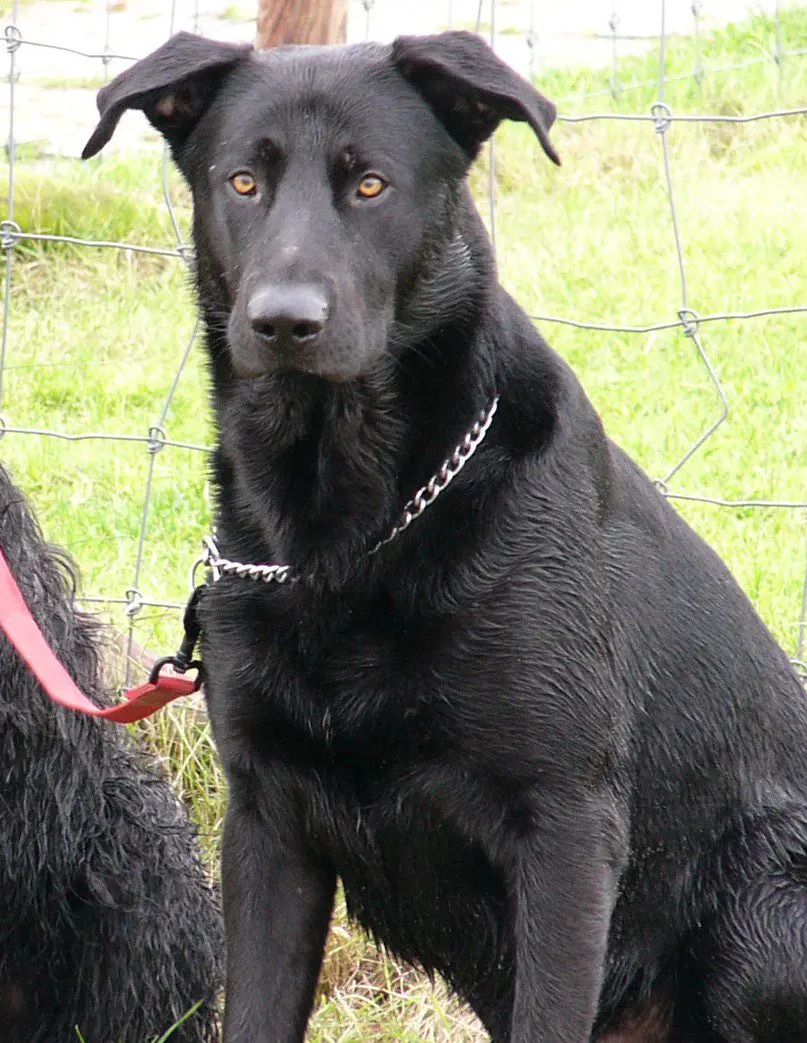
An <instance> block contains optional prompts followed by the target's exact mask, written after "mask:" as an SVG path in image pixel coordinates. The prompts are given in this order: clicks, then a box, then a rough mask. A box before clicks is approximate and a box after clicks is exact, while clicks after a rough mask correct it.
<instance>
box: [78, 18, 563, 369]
mask: <svg viewBox="0 0 807 1043" xmlns="http://www.w3.org/2000/svg"><path fill="white" fill-rule="evenodd" d="M98 107H99V110H100V114H101V119H100V122H99V124H98V126H97V128H96V130H95V132H94V133H93V135H92V137H91V138H90V140H89V141H88V143H87V146H86V147H85V149H84V153H83V156H84V158H87V157H89V156H92V155H95V153H97V152H98V151H100V149H101V148H103V146H104V145H105V144H106V143H107V141H109V139H110V137H111V136H112V134H113V132H114V130H115V127H116V125H117V123H118V120H119V119H120V117H121V115H122V113H123V112H124V111H125V110H126V109H141V110H142V111H144V112H145V114H146V116H147V117H148V119H149V120H150V121H151V123H152V124H153V125H154V126H155V127H156V128H157V130H159V131H160V132H161V133H162V134H163V135H164V137H165V138H166V140H167V141H168V143H169V145H170V147H171V151H172V154H173V156H174V159H175V160H176V162H177V164H178V166H179V168H180V169H181V171H182V172H183V174H184V176H185V178H186V179H187V181H188V183H189V185H190V187H191V190H192V193H193V198H194V236H195V239H196V242H197V248H198V249H197V253H198V256H199V263H200V264H202V265H204V266H207V270H205V271H200V273H199V277H200V280H202V282H203V285H204V286H205V287H206V290H205V293H204V294H203V296H204V298H205V303H206V304H207V306H208V307H210V305H211V301H213V300H215V301H216V302H217V304H216V307H217V314H216V316H215V317H214V318H215V321H216V322H217V323H218V324H220V325H225V326H226V330H227V351H228V355H229V363H230V365H231V367H232V370H233V372H234V374H235V375H236V376H239V377H260V376H263V375H265V374H267V373H272V372H277V371H298V372H303V373H310V374H314V375H316V376H319V377H324V378H326V379H329V380H333V381H345V380H350V379H352V378H354V377H356V376H358V375H360V374H364V373H367V372H368V371H370V370H371V369H372V368H373V366H375V365H376V364H377V363H378V362H379V360H380V359H381V358H382V357H383V356H385V355H386V354H388V353H389V352H390V351H394V350H395V349H394V345H395V344H396V343H397V344H400V343H402V341H403V340H404V339H405V338H404V337H402V335H401V329H402V328H403V329H406V328H407V324H408V325H409V327H410V328H411V327H413V326H415V325H417V324H418V322H417V320H415V319H413V318H412V315H411V314H408V310H409V311H410V312H411V311H412V308H413V301H414V299H415V298H416V297H417V296H418V293H419V292H422V293H425V294H426V295H427V296H429V301H430V306H429V308H428V309H426V310H428V311H429V313H432V314H435V321H436V322H437V323H439V322H440V321H441V317H440V314H439V313H440V311H441V309H443V310H446V311H447V312H450V310H451V307H452V299H451V298H452V296H453V295H454V289H455V288H454V287H452V286H451V284H450V280H448V279H446V277H445V271H448V270H456V269H457V268H460V269H461V267H462V265H463V263H467V259H465V261H464V255H463V244H462V243H461V242H457V231H456V229H455V227H454V220H455V211H456V207H457V200H458V198H459V195H460V193H459V186H460V185H461V184H462V182H463V180H464V178H465V175H466V173H467V170H468V167H469V166H470V164H471V162H472V160H473V159H474V157H475V156H476V155H477V153H478V151H479V149H480V147H481V146H482V144H483V143H484V141H485V140H486V139H487V138H489V137H490V135H491V134H492V133H493V131H494V130H495V129H496V127H497V126H498V124H499V123H500V122H501V121H502V120H503V119H512V120H519V121H523V122H526V123H528V124H529V126H530V127H532V129H533V130H534V131H535V133H536V135H537V136H538V139H539V140H540V142H541V144H542V146H543V148H544V150H545V151H546V152H547V154H548V155H549V156H550V157H551V158H552V159H553V160H554V161H555V162H557V161H558V159H557V155H556V153H555V151H554V149H553V148H552V146H551V144H550V142H549V138H548V132H549V129H550V126H551V124H552V122H553V120H554V117H555V109H554V106H553V105H552V104H551V102H549V101H547V99H546V98H544V97H542V95H541V94H539V93H538V91H537V90H535V88H534V87H532V85H531V84H529V83H527V82H526V81H525V80H523V79H521V78H520V77H519V76H517V75H516V74H515V73H514V72H513V71H512V70H511V69H510V68H509V66H507V65H506V64H504V63H503V62H502V61H500V59H498V58H497V57H496V55H495V54H494V53H493V51H492V50H491V49H490V48H489V47H488V46H487V45H486V44H485V43H484V42H483V41H482V40H481V39H480V38H479V37H477V36H475V35H473V34H471V33H464V32H447V33H442V34H440V35H437V36H424V37H414V36H407V37H400V38H399V39H397V40H396V41H395V42H394V43H393V44H392V45H391V46H382V45H378V44H367V45H355V46H351V47H335V48H315V47H288V48H279V49H277V50H274V51H266V52H260V53H256V52H254V51H253V50H252V48H251V47H248V46H234V45H231V44H225V43H218V42H214V41H211V40H205V39H203V38H201V37H198V36H194V35H190V34H185V33H180V34H179V35H177V36H175V37H173V38H172V39H171V40H170V41H169V42H168V43H166V44H165V45H164V46H162V47H161V48H159V50H157V51H155V52H154V53H153V54H152V55H150V56H149V57H148V58H145V59H144V60H143V61H140V62H138V63H137V64H136V65H134V66H133V67H132V68H131V69H129V70H127V71H126V72H124V73H122V74H121V75H120V76H118V77H117V78H116V79H115V80H113V81H112V83H110V84H109V85H108V86H106V87H104V88H103V90H102V91H101V92H100V93H99V95H98ZM452 251H453V253H452ZM426 283H430V286H428V287H427V288H426V289H425V290H424V289H423V287H424V285H425V284H426ZM419 287H420V289H419ZM435 294H437V296H438V297H440V295H442V297H441V298H440V300H439V301H436V300H435ZM421 304H422V302H421ZM435 304H436V305H437V306H435ZM415 311H417V308H415ZM423 311H424V309H423V307H422V306H421V308H420V312H421V313H422V312H423ZM208 317H209V316H208ZM426 332H427V333H428V331H426Z"/></svg>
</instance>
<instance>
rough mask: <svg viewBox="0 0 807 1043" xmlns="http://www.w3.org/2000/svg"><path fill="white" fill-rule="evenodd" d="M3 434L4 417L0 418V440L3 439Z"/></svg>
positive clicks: (4, 429)
mask: <svg viewBox="0 0 807 1043" xmlns="http://www.w3.org/2000/svg"><path fill="white" fill-rule="evenodd" d="M5 433H6V418H5V417H4V416H0V439H2V438H3V437H4V435H5Z"/></svg>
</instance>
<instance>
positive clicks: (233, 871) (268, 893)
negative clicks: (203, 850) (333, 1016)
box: [221, 784, 335, 1043]
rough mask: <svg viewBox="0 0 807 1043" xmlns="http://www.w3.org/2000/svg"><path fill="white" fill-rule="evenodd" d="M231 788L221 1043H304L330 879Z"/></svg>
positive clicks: (294, 832) (287, 833) (286, 829)
mask: <svg viewBox="0 0 807 1043" xmlns="http://www.w3.org/2000/svg"><path fill="white" fill-rule="evenodd" d="M289 802H290V798H289V797H286V798H285V800H284V799H278V801H277V803H276V806H275V807H273V808H267V809H262V810H260V811H259V809H258V807H257V806H256V805H255V802H254V801H250V800H249V798H248V797H247V796H245V795H241V794H240V793H239V792H238V787H237V786H236V787H233V786H232V784H231V791H230V803H229V807H228V809H227V815H226V817H225V822H224V836H223V840H222V860H221V865H222V894H223V901H224V927H225V934H226V940H227V976H226V988H225V1014H224V1040H225V1043H269V1041H271V1043H301V1041H302V1040H303V1038H304V1036H305V1028H306V1023H307V1021H308V1016H309V1014H310V1011H311V1004H312V1002H313V997H314V989H315V987H316V983H317V976H318V974H319V970H320V966H321V963H322V954H323V949H324V946H325V938H326V935H327V931H328V922H329V919H330V915H331V909H332V905H333V896H334V888H335V877H334V874H333V873H332V872H331V871H330V870H329V869H328V868H327V867H325V866H322V865H319V864H317V862H316V861H315V860H314V859H313V857H312V856H311V854H310V853H308V852H307V851H306V850H305V848H304V845H303V842H302V838H301V835H300V831H299V829H295V827H294V824H293V823H292V822H290V821H289V818H290V817H291V816H290V809H289Z"/></svg>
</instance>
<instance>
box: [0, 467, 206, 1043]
mask: <svg viewBox="0 0 807 1043" xmlns="http://www.w3.org/2000/svg"><path fill="white" fill-rule="evenodd" d="M0 547H2V549H3V553H4V555H5V557H6V559H7V560H8V562H9V564H10V566H11V568H12V571H13V572H14V575H15V578H16V579H17V582H18V583H19V585H20V587H21V589H22V591H23V593H24V595H25V598H26V601H27V602H28V606H29V608H30V609H31V611H32V613H33V614H34V616H35V618H36V620H37V622H38V623H39V625H40V627H41V628H42V629H43V630H44V631H45V633H46V635H47V637H48V638H49V640H50V643H51V647H53V648H54V649H55V650H56V651H57V653H58V655H59V656H60V658H61V660H62V661H63V663H64V664H65V666H66V667H67V669H68V670H69V672H70V673H71V674H72V675H73V677H74V678H75V679H76V681H77V682H78V684H79V686H80V687H81V688H82V690H83V691H84V692H85V693H86V694H87V695H89V696H90V697H91V698H94V699H95V701H96V702H98V703H99V704H103V703H106V702H108V696H107V694H106V692H105V690H104V686H103V682H102V671H101V662H100V659H99V648H100V645H99V634H98V627H97V625H96V624H95V623H94V621H93V620H92V619H91V618H90V617H88V616H85V615H82V614H80V613H77V612H76V609H75V605H74V602H73V592H74V580H73V571H72V566H71V563H70V561H69V560H68V559H67V558H66V556H65V555H64V553H63V552H62V551H60V550H58V549H56V548H54V547H52V546H50V545H48V544H47V543H45V542H44V540H43V539H42V536H41V534H40V531H39V529H38V527H37V525H36V522H35V521H34V519H33V518H32V516H31V514H30V512H29V510H28V508H27V506H26V504H25V501H24V499H23V497H22V495H21V493H20V492H19V490H17V489H16V488H15V487H14V485H13V484H12V482H11V481H10V479H9V477H8V475H7V473H6V472H5V471H4V470H3V469H2V468H0ZM0 671H2V673H1V674H0V677H2V683H0V1039H2V1040H3V1043H70V1041H73V1043H78V1040H79V1039H83V1040H85V1041H86V1043H149V1041H151V1040H154V1039H156V1038H157V1036H159V1035H162V1034H163V1033H165V1032H167V1031H168V1029H170V1027H171V1026H172V1025H173V1024H175V1023H176V1022H178V1021H179V1020H180V1019H181V1018H182V1017H183V1015H185V1014H187V1013H188V1011H190V1010H191V1009H192V1008H193V1007H194V1005H195V1004H197V1003H200V1002H201V1004H202V1006H201V1007H200V1008H199V1010H198V1011H197V1013H195V1014H193V1015H192V1016H191V1017H190V1018H188V1020H187V1021H186V1022H185V1023H184V1024H183V1025H182V1026H181V1027H180V1028H178V1029H176V1030H175V1031H174V1032H173V1034H172V1035H171V1037H170V1039H171V1040H172V1043H173V1041H174V1040H176V1041H177V1043H181V1041H183V1043H192V1041H194V1043H202V1041H208V1040H214V1039H217V1038H218V1031H217V1027H216V1016H215V1007H214V1003H215V996H216V992H217V989H218V985H219V981H220V966H219V965H220V961H221V948H222V939H221V934H222V931H221V922H220V915H219V912H218V908H217V905H216V902H215V899H214V895H213V893H212V891H211V889H210V887H209V886H208V884H207V883H206V881H205V877H204V873H203V870H202V867H201V865H200V862H199V858H198V854H197V851H196V847H195V841H194V837H193V834H192V831H191V827H190V825H189V822H188V819H187V816H186V814H185V812H184V810H183V809H182V807H181V805H180V804H179V801H178V800H177V798H176V797H175V796H174V794H173V792H172V791H171V788H170V786H169V784H168V783H167V782H166V781H164V780H163V779H161V778H159V777H157V776H156V775H155V773H154V772H153V771H152V770H151V769H150V768H149V767H148V766H147V763H146V759H145V756H144V755H143V754H141V753H140V752H139V751H138V750H136V749H135V748H134V747H133V745H132V744H131V743H130V742H128V741H126V733H125V732H124V731H122V730H121V729H119V728H118V727H117V726H116V725H112V724H108V723H104V722H101V721H99V720H96V719H93V718H89V717H83V716H81V715H80V714H77V713H74V712H72V711H70V710H63V709H61V708H60V707H57V706H56V705H55V704H54V703H51V702H49V700H48V699H47V697H46V696H45V694H44V692H43V691H42V689H41V688H40V687H39V685H38V683H37V682H36V681H35V680H34V678H33V675H32V674H31V672H30V670H29V669H28V667H27V666H25V664H24V663H23V662H22V660H21V659H20V657H19V656H18V655H17V653H16V652H15V651H14V649H13V648H12V647H11V645H10V644H9V643H8V641H7V640H6V638H5V636H4V635H2V634H0ZM76 1030H78V1032H77V1031H76ZM79 1032H80V1033H81V1035H80V1036H79V1034H78V1033H79Z"/></svg>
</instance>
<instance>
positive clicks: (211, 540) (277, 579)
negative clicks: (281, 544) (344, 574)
mask: <svg viewBox="0 0 807 1043" xmlns="http://www.w3.org/2000/svg"><path fill="white" fill-rule="evenodd" d="M498 405H499V396H498V395H496V397H495V398H494V399H493V401H492V402H491V403H490V405H489V406H488V408H487V409H486V410H485V411H484V412H483V413H481V414H480V415H479V419H478V420H477V421H476V423H475V424H474V426H473V427H472V428H471V430H470V431H468V432H467V433H466V435H465V437H464V438H463V440H462V441H461V442H460V444H459V445H458V446H457V447H456V448H455V449H454V451H453V452H452V454H451V455H450V456H449V457H448V458H447V459H446V460H444V461H443V463H442V465H441V466H440V469H439V470H438V471H437V473H436V474H434V475H432V477H431V478H430V479H429V480H428V482H427V483H426V484H425V485H423V486H421V487H420V489H418V491H417V492H416V493H415V495H414V496H413V497H412V499H411V500H409V501H408V502H407V503H406V505H405V506H404V509H403V511H402V512H401V517H400V519H399V520H398V522H397V523H396V524H395V525H393V527H392V529H391V530H390V533H389V535H388V536H385V537H384V539H383V540H379V542H378V543H377V544H376V545H375V546H374V547H373V548H372V549H371V550H370V551H369V552H368V553H369V554H376V553H377V552H378V551H379V550H381V548H382V547H385V546H386V545H387V544H388V543H392V541H393V540H394V539H395V538H396V537H397V536H400V534H401V533H402V532H404V530H406V529H408V528H409V526H410V525H411V524H412V522H413V521H414V520H415V519H416V518H419V517H420V516H421V514H423V512H424V511H425V510H426V508H427V507H429V506H431V504H433V503H434V501H435V500H436V499H437V497H438V496H439V495H440V493H441V492H442V491H443V490H444V489H446V488H448V486H449V485H450V484H451V483H452V482H453V480H454V479H455V478H456V477H457V475H458V474H459V473H460V471H461V470H462V469H463V467H465V465H466V464H467V463H468V461H469V460H470V459H471V457H472V456H473V455H474V453H475V452H476V450H477V449H478V448H479V446H480V445H481V444H482V442H484V440H485V435H486V434H487V433H488V429H489V427H490V425H491V423H492V422H493V417H494V416H495V415H496V410H497V408H498ZM202 546H203V551H202V559H201V563H202V564H203V565H205V566H206V567H208V568H209V569H210V571H211V573H212V575H213V582H214V583H215V582H217V581H218V580H220V579H221V577H222V576H225V575H231V576H241V577H243V578H244V579H257V580H261V582H263V583H296V582H297V580H298V579H299V576H298V575H297V574H296V573H295V572H294V569H293V568H292V566H291V565H247V564H245V563H243V562H240V561H232V560H231V559H230V558H222V557H221V555H220V554H219V550H218V547H217V546H216V541H215V536H205V538H204V540H203V541H202Z"/></svg>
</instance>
